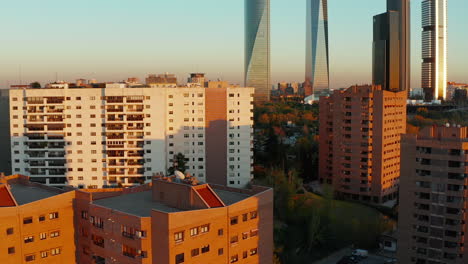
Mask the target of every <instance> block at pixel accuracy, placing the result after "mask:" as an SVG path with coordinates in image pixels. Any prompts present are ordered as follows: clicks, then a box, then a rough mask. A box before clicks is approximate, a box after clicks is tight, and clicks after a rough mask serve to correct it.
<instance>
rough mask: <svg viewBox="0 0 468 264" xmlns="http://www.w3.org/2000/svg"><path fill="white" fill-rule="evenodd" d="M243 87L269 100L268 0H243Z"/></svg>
mask: <svg viewBox="0 0 468 264" xmlns="http://www.w3.org/2000/svg"><path fill="white" fill-rule="evenodd" d="M245 86H246V87H254V88H255V97H254V98H255V101H256V102H265V101H269V100H270V90H271V80H270V0H245Z"/></svg>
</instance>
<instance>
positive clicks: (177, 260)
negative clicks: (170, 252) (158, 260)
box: [175, 253, 184, 264]
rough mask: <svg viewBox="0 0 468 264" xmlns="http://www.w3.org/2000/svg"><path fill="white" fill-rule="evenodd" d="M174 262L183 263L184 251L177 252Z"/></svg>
mask: <svg viewBox="0 0 468 264" xmlns="http://www.w3.org/2000/svg"><path fill="white" fill-rule="evenodd" d="M175 263H176V264H181V263H184V253H181V254H177V255H176V256H175Z"/></svg>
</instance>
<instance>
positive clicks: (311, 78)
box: [304, 0, 330, 96]
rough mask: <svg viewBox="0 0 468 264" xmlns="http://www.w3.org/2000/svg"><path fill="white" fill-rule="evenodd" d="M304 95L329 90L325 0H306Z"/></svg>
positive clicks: (326, 7)
mask: <svg viewBox="0 0 468 264" xmlns="http://www.w3.org/2000/svg"><path fill="white" fill-rule="evenodd" d="M306 23H307V25H306V28H307V33H306V80H305V84H304V93H305V96H309V95H312V94H324V93H326V92H328V91H329V88H330V87H329V86H330V74H329V55H328V5H327V0H307V20H306Z"/></svg>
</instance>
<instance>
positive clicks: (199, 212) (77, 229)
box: [0, 175, 273, 264]
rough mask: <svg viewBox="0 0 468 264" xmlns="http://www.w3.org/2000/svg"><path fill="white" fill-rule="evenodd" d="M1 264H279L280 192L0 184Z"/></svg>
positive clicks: (176, 182) (167, 183)
mask: <svg viewBox="0 0 468 264" xmlns="http://www.w3.org/2000/svg"><path fill="white" fill-rule="evenodd" d="M0 181H1V184H0V222H1V223H2V228H4V232H2V233H1V234H0V237H1V238H2V249H3V250H4V252H3V253H2V254H0V261H1V263H28V262H38V261H42V262H44V263H142V264H143V263H146V264H150V263H158V264H181V263H235V262H239V261H241V260H242V261H244V262H248V263H259V264H270V263H272V261H273V190H272V189H269V188H266V187H258V186H253V187H252V188H251V189H234V188H228V187H224V186H218V185H208V184H197V183H196V179H193V178H187V179H183V180H180V179H175V178H156V177H155V178H153V180H152V181H151V182H150V183H149V184H146V185H143V186H139V187H136V188H116V189H89V190H72V189H65V190H60V189H55V188H52V187H48V186H44V185H41V184H37V183H32V182H29V181H28V177H26V176H21V175H15V176H8V177H2V178H0Z"/></svg>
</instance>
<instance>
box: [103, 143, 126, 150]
mask: <svg viewBox="0 0 468 264" xmlns="http://www.w3.org/2000/svg"><path fill="white" fill-rule="evenodd" d="M107 148H110V149H123V148H125V144H123V143H122V144H111V145H107Z"/></svg>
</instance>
